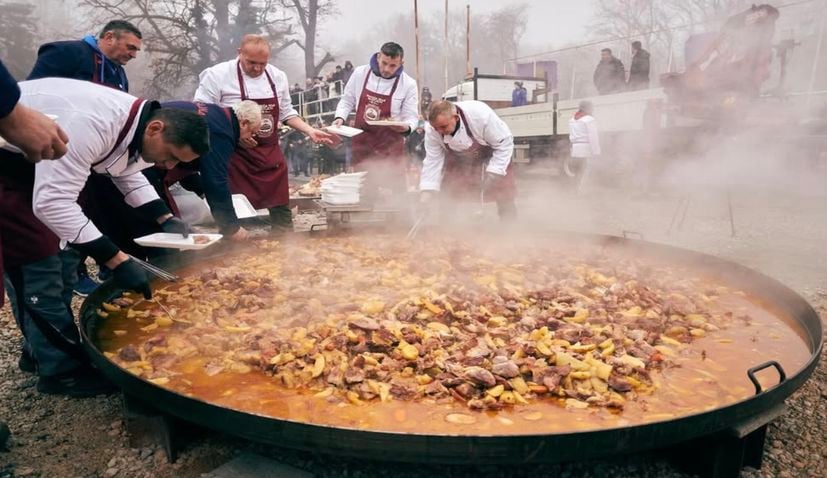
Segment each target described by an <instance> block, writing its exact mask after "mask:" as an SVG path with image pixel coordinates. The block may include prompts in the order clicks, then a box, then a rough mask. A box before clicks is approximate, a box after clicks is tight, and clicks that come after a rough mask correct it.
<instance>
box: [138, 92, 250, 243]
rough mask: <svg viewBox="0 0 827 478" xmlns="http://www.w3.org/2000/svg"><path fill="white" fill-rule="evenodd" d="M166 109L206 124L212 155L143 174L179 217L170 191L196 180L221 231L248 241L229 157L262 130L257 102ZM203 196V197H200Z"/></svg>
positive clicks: (183, 103)
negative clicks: (193, 116)
mask: <svg viewBox="0 0 827 478" xmlns="http://www.w3.org/2000/svg"><path fill="white" fill-rule="evenodd" d="M161 106H162V107H164V108H177V109H182V110H187V111H193V112H195V113H197V114H198V115H200V116H202V117H204V118H205V119H206V120H207V125H208V126H209V130H210V152H209V153H207V154H205V155H203V156H201V157H200V158H198V159H197V160H195V161H193V162H191V163H182V164H179V165H178V166H176V167H175V168H173V169H171V170H167V169H164V168H161V167H155V168H150V169H146V170H144V175H146V176H147V178H149V180H150V182H152V183H153V185H154V186H155V189H156V190H160V191H161V192H162V193H163V195H164V196H165V199H166V200H167V204H168V205H169V206H170V209H172V210H173V212H175V213H176V215H177V216H180V214H178V206H177V205H176V203H175V200H174V198H173V196H172V195H171V194H170V192H169V187H170V186H172V185H173V184H175V183H176V182H179V181H185V180H186V179H189V178H195V182H196V184H197V186H198V189H199V190H200V191H199V192H200V193H202V194H203V196H204V197H206V199H207V204H209V206H210V212H211V213H212V216H213V218H214V219H215V222H216V224H217V225H218V231H219V232H220V233H221V234H223V235H224V237H228V238H230V239H232V240H235V241H242V240H244V239H247V237H248V234H247V230H246V229H244V228H243V227H241V224H240V223H239V220H238V217H237V216H236V214H235V209H234V208H233V198H232V194H231V193H230V183H229V179H228V171H229V165H230V157H231V156H232V154H233V152H234V151H235V150H236V148H238V147H241V146H240V144H241V142H244V141H249V140H250V138H252V136H253V134H255V133H256V132H257V131H258V130H259V129H260V128H261V108H260V107H259V106H258V103H256V102H255V101H250V100H244V101H239V102H238V103H236V104H234V105H233V106H232V108H225V107H223V106H218V105H214V104H212V103H199V102H190V101H169V102H166V103H162V104H161ZM199 195H201V194H199Z"/></svg>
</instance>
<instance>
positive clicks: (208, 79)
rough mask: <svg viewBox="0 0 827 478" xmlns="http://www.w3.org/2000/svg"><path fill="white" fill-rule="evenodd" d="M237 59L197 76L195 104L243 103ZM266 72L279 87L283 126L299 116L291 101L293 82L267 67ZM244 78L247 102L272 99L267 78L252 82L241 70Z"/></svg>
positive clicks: (281, 73) (272, 68)
mask: <svg viewBox="0 0 827 478" xmlns="http://www.w3.org/2000/svg"><path fill="white" fill-rule="evenodd" d="M236 65H238V59H237V58H236V59H235V60H230V61H225V62H223V63H219V64H217V65H213V66H211V67H209V68H207V69H206V70H204V71H202V72H201V74H200V75H198V89H197V90H195V98H194V100H195V101H201V102H203V103H215V104H217V105H221V106H224V107H231V106H233V105H234V104H236V103H238V102H239V101H241V87H240V85H239V84H238V69H237V66H236ZM266 70H267V72H268V73H270V78H272V79H273V84H274V85H275V86H276V94H278V96H279V118H278V120H279V121H281V122H282V123H283V122H285V121H287V120H288V119H290V118H292V117H294V116H298V115H299V113H298V112H297V111H296V109H295V108H293V102H292V101H291V100H290V82H289V81H288V80H287V75H286V74H285V73H284V72H283V71H281V70H279V69H278V68H276V67H275V66H273V65H267V67H266ZM241 76H242V78H244V91H245V92H246V93H247V99H251V100H259V99H269V98H272V97H273V90H272V89H270V82H269V81H267V75H265V74H264V73H262V74H261V75H259V76H257V77H255V78H253V77H252V76H249V75H247V73H244V70H241Z"/></svg>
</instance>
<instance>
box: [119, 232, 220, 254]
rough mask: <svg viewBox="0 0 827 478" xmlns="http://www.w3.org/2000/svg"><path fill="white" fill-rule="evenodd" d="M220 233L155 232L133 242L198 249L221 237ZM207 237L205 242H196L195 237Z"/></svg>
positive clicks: (148, 245)
mask: <svg viewBox="0 0 827 478" xmlns="http://www.w3.org/2000/svg"><path fill="white" fill-rule="evenodd" d="M222 237H224V236H222V235H221V234H190V235H189V237H184V236H182V235H181V234H172V233H168V232H156V233H155V234H149V235H147V236H142V237H139V238H137V239H135V243H136V244H139V245H141V246H144V247H164V248H168V249H181V250H200V249H205V248H207V247H210V246H211V245H213V244H215V243H216V242H218V240H219V239H221V238H222ZM199 238H207V239H208V240H207V241H206V242H202V243H196V242H195V241H196V239H199Z"/></svg>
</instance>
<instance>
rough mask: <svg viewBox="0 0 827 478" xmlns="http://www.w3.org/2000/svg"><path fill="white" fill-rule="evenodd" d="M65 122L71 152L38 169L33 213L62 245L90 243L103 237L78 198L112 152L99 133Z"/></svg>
mask: <svg viewBox="0 0 827 478" xmlns="http://www.w3.org/2000/svg"><path fill="white" fill-rule="evenodd" d="M72 126H73V124H72V123H68V122H65V123H64V124H63V128H64V130H65V131H66V134H67V135H68V136H69V137H70V138H72V141H70V142H69V151H68V152H67V153H66V155H65V156H63V157H62V158H60V159H58V160H55V161H41V162H39V163H37V165H36V166H35V170H34V171H35V173H34V189H33V191H32V210H33V211H34V214H35V216H37V218H38V219H40V221H41V222H42V223H43V224H45V225H46V227H48V228H49V229H51V230H52V232H54V233H55V234H56V235H57V237H58V238H59V239H60V240H61V241H66V242H74V243H79V244H82V243H86V242H89V241H93V240H95V239H97V238H99V237H101V233H100V231H99V230H98V228H97V227H95V225H94V224H93V223H92V221H90V220H89V218H87V217H86V215H85V214H83V211H82V210H81V208H80V206H79V205H78V195H79V194H80V191H81V190H82V189H83V186H84V185H86V179H87V178H88V177H89V174H90V173H91V169H92V164H93V163H94V161H96V160H98V159H99V158H101V157H102V156H103V155H105V154H106V153H107V152H108V148H107V147H106V146H107V145H106V143H105V142H104V141H103V138H101V136H100V134H99V133H94V132H92V131H94V130H93V129H91V128H89V126H90V125H88V124H86V122H81V123H80V124H78V123H74V127H72Z"/></svg>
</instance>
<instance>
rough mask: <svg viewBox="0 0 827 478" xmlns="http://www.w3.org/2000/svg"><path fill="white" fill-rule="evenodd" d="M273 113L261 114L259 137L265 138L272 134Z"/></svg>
mask: <svg viewBox="0 0 827 478" xmlns="http://www.w3.org/2000/svg"><path fill="white" fill-rule="evenodd" d="M273 129H274V128H273V115H267V114H265V115H261V128H259V130H258V137H259V138H267V137H269V136H270V135H271V134H273Z"/></svg>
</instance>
